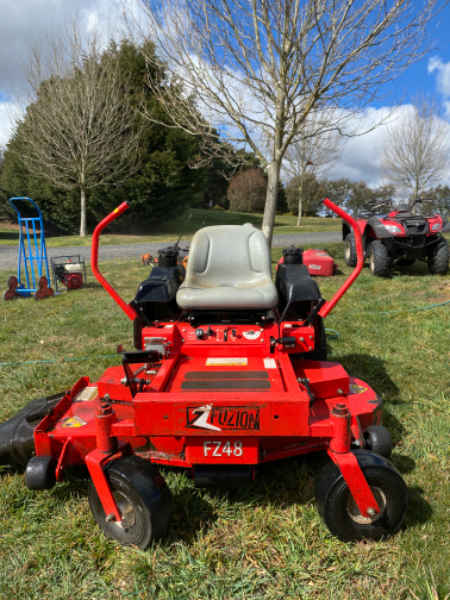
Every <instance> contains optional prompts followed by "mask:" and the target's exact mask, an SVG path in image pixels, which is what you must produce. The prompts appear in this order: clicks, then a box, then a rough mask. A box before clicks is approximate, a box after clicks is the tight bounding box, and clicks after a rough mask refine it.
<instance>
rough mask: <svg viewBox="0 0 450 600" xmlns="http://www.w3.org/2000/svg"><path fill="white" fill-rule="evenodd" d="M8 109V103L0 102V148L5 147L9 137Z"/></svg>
mask: <svg viewBox="0 0 450 600" xmlns="http://www.w3.org/2000/svg"><path fill="white" fill-rule="evenodd" d="M8 109H9V102H0V147H2V146H5V145H6V143H7V142H8V140H9V138H10V136H11V121H10V119H9V114H8Z"/></svg>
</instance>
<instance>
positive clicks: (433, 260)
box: [428, 238, 450, 275]
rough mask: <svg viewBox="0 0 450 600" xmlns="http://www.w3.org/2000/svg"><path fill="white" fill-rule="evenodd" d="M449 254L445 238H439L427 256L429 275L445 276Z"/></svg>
mask: <svg viewBox="0 0 450 600" xmlns="http://www.w3.org/2000/svg"><path fill="white" fill-rule="evenodd" d="M449 259H450V253H449V249H448V243H447V240H446V239H445V238H439V239H438V241H437V242H436V243H435V244H433V245H432V246H431V248H430V250H429V254H428V271H429V273H430V274H431V275H445V274H446V273H447V271H448V264H449Z"/></svg>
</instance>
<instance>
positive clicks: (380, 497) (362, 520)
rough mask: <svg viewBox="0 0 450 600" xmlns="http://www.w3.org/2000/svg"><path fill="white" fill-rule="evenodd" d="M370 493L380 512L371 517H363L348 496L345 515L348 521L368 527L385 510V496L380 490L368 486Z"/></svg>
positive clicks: (351, 497)
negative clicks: (348, 518)
mask: <svg viewBox="0 0 450 600" xmlns="http://www.w3.org/2000/svg"><path fill="white" fill-rule="evenodd" d="M370 491H371V492H372V494H373V497H374V498H375V500H376V501H377V504H378V506H379V508H380V512H379V513H377V514H376V515H375V516H373V517H363V516H362V514H361V511H360V510H359V508H358V507H357V506H356V502H355V501H354V499H353V496H352V495H351V494H349V498H348V500H347V514H348V516H349V517H350V519H351V520H352V521H354V522H355V523H358V525H370V524H371V523H374V522H375V521H377V520H378V519H379V518H380V517H381V515H382V514H383V513H384V511H385V510H386V496H385V495H384V494H383V492H382V491H381V490H380V488H377V487H372V486H370Z"/></svg>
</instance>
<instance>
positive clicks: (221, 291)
mask: <svg viewBox="0 0 450 600" xmlns="http://www.w3.org/2000/svg"><path fill="white" fill-rule="evenodd" d="M277 302H278V294H277V291H276V288H275V285H274V283H273V281H272V273H271V259H270V250H269V246H268V244H267V240H266V238H265V237H264V235H263V233H262V232H261V231H260V230H259V229H255V228H253V227H245V226H240V225H220V226H216V227H205V228H203V229H200V231H198V232H197V233H196V234H195V236H194V238H193V240H192V244H191V248H190V252H189V260H188V266H187V271H186V279H185V280H184V282H183V283H182V285H181V286H180V288H179V290H178V292H177V304H178V305H179V306H180V307H182V308H186V309H215V308H219V309H220V308H226V309H233V308H236V309H241V308H259V309H268V308H273V307H275V306H276V305H277Z"/></svg>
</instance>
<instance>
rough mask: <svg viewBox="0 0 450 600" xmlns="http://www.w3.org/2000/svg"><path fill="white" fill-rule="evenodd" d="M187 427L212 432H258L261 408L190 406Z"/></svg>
mask: <svg viewBox="0 0 450 600" xmlns="http://www.w3.org/2000/svg"><path fill="white" fill-rule="evenodd" d="M186 413H187V414H186V427H191V428H193V429H209V430H210V431H227V430H234V431H236V430H239V431H245V430H247V431H248V430H250V431H258V430H259V426H260V423H259V408H256V407H253V406H213V405H212V404H206V405H205V406H188V407H187V408H186Z"/></svg>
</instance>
